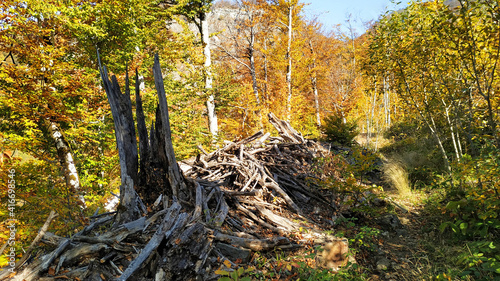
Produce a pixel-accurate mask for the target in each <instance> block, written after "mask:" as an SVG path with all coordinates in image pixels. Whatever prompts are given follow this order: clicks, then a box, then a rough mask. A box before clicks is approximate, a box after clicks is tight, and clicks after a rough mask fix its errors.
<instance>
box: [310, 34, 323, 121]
mask: <svg viewBox="0 0 500 281" xmlns="http://www.w3.org/2000/svg"><path fill="white" fill-rule="evenodd" d="M309 50H310V51H311V56H313V63H312V66H310V67H309V70H310V71H311V84H312V90H313V95H314V107H315V109H316V124H317V125H318V126H319V127H320V126H321V116H320V112H319V96H318V83H317V82H318V79H317V75H316V58H314V48H313V45H312V42H311V40H309ZM311 68H312V69H311Z"/></svg>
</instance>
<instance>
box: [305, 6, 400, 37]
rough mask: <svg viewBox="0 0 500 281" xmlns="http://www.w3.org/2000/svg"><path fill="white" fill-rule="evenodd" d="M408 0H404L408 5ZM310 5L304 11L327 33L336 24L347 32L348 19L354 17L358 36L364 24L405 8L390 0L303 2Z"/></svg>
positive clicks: (353, 22)
mask: <svg viewBox="0 0 500 281" xmlns="http://www.w3.org/2000/svg"><path fill="white" fill-rule="evenodd" d="M407 1H408V0H402V1H401V2H402V3H406V2H407ZM301 2H302V3H310V5H307V6H306V7H305V8H304V10H305V14H306V16H307V17H308V18H314V17H316V16H317V17H318V19H319V21H320V22H322V23H323V27H324V29H325V31H330V30H332V27H333V26H334V25H336V24H342V31H343V32H347V31H348V30H347V28H346V19H347V17H348V14H351V15H352V20H351V22H352V26H353V27H354V29H355V30H356V32H357V34H358V35H361V34H363V33H364V32H365V29H366V28H365V26H364V24H363V22H367V21H370V20H377V19H378V18H379V16H380V15H382V14H384V13H385V11H387V10H394V9H395V7H397V8H396V10H398V9H401V8H403V4H399V5H398V6H396V5H395V4H393V3H391V1H390V0H303V1H301Z"/></svg>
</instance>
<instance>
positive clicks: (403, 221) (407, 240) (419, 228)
mask: <svg viewBox="0 0 500 281" xmlns="http://www.w3.org/2000/svg"><path fill="white" fill-rule="evenodd" d="M395 202H396V203H397V204H399V205H401V206H404V208H406V209H407V210H408V211H407V212H405V211H402V210H401V209H396V215H386V216H383V217H382V218H380V219H377V220H376V222H377V224H378V225H380V226H381V227H382V231H381V234H380V236H379V239H378V245H377V247H376V248H375V249H374V251H373V256H371V259H372V260H371V262H369V264H371V266H372V268H373V271H372V272H375V274H374V275H372V276H371V277H372V280H395V281H396V280H398V281H399V280H424V279H425V278H426V276H427V277H428V276H429V275H428V274H429V270H430V268H431V267H432V264H431V262H430V259H429V252H428V251H427V250H426V249H424V243H423V242H424V240H423V239H424V236H425V237H428V236H426V235H425V234H424V231H425V228H424V225H425V220H426V219H425V217H424V216H422V206H418V207H413V206H405V205H407V204H405V203H404V202H400V201H399V202H398V200H395Z"/></svg>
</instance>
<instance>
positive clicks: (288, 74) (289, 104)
mask: <svg viewBox="0 0 500 281" xmlns="http://www.w3.org/2000/svg"><path fill="white" fill-rule="evenodd" d="M292 12H293V5H290V7H289V8H288V46H287V49H286V56H287V58H288V65H287V72H286V84H287V87H288V97H287V100H286V116H287V121H290V118H291V114H292V54H291V52H292Z"/></svg>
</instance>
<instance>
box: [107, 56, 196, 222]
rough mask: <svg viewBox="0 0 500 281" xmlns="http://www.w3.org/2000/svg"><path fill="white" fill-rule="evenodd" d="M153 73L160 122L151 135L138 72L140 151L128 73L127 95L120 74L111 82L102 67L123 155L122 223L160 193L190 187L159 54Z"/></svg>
mask: <svg viewBox="0 0 500 281" xmlns="http://www.w3.org/2000/svg"><path fill="white" fill-rule="evenodd" d="M153 73H154V77H155V85H156V90H157V92H158V101H159V105H158V108H157V112H156V122H155V123H154V124H152V125H151V131H150V135H149V137H148V131H147V128H146V121H145V118H144V112H143V109H142V100H141V96H140V93H139V91H140V89H139V88H140V87H138V85H139V75H138V73H137V71H136V81H135V84H136V87H135V96H136V116H137V130H138V135H139V149H140V150H139V152H140V153H138V151H137V141H136V132H135V126H134V118H133V115H132V103H131V100H130V88H129V79H128V73H127V76H126V85H125V94H122V92H121V90H120V86H119V85H118V82H117V80H116V77H115V76H113V77H111V81H110V79H109V78H108V73H107V70H106V67H101V77H102V80H103V83H104V89H105V90H106V94H107V96H108V100H109V104H110V106H111V112H112V114H113V119H114V123H115V136H116V145H117V147H118V153H119V157H120V168H121V179H122V181H121V187H120V206H119V207H118V213H117V219H116V223H118V224H123V223H125V222H129V221H133V220H136V219H138V218H139V217H140V216H141V214H142V213H144V212H145V208H144V204H143V202H144V203H146V205H149V204H152V203H153V202H154V200H156V198H157V197H158V196H159V195H160V194H163V195H166V196H175V197H178V196H179V190H185V189H186V184H185V183H184V178H183V177H182V175H181V173H180V172H179V166H178V165H177V162H176V160H175V154H174V149H173V146H172V139H171V132H170V122H169V117H168V104H167V99H166V97H165V90H164V86H163V78H162V74H161V69H160V64H159V59H158V56H156V57H155V63H154V67H153ZM139 159H140V161H139ZM139 164H140V165H139Z"/></svg>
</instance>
